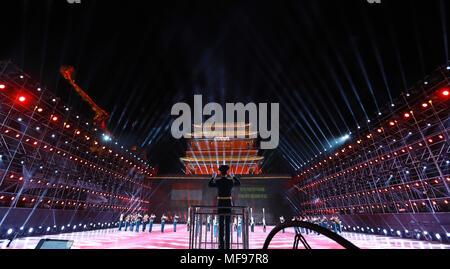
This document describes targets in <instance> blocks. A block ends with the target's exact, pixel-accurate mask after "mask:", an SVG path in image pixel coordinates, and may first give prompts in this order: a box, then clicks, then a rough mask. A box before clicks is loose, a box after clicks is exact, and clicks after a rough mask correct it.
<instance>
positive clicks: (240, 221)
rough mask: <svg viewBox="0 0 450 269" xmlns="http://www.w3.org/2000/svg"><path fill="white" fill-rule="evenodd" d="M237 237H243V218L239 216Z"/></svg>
mask: <svg viewBox="0 0 450 269" xmlns="http://www.w3.org/2000/svg"><path fill="white" fill-rule="evenodd" d="M237 231H238V232H237V235H238V237H241V233H242V218H241V217H240V216H239V218H238V224H237Z"/></svg>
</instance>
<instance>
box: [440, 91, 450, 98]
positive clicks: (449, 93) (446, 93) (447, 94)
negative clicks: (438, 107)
mask: <svg viewBox="0 0 450 269" xmlns="http://www.w3.org/2000/svg"><path fill="white" fill-rule="evenodd" d="M441 95H442V96H444V97H448V96H449V95H450V91H449V90H443V91H442V92H441Z"/></svg>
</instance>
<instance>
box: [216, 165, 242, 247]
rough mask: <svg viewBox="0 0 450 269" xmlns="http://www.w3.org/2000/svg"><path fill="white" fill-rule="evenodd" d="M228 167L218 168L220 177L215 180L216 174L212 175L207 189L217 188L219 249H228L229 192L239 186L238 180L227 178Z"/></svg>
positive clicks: (230, 204)
mask: <svg viewBox="0 0 450 269" xmlns="http://www.w3.org/2000/svg"><path fill="white" fill-rule="evenodd" d="M229 168H230V167H229V166H228V165H222V166H220V167H219V171H220V173H221V175H222V177H221V178H220V179H218V180H216V176H217V174H216V173H214V175H213V177H212V178H211V181H210V182H209V187H211V188H217V207H218V213H219V249H229V248H230V214H231V207H232V206H233V200H232V197H231V192H232V190H233V187H235V186H240V185H241V182H240V180H239V178H237V177H235V176H234V175H231V178H228V175H227V173H228V170H229Z"/></svg>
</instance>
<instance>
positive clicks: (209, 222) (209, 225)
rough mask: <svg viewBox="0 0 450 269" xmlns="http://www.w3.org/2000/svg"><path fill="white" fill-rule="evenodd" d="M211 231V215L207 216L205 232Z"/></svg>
mask: <svg viewBox="0 0 450 269" xmlns="http://www.w3.org/2000/svg"><path fill="white" fill-rule="evenodd" d="M210 230H211V215H208V218H207V219H206V231H208V232H209V231H210Z"/></svg>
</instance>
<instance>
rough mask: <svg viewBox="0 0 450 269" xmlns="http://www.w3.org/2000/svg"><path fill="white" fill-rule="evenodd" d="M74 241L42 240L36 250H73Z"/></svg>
mask: <svg viewBox="0 0 450 269" xmlns="http://www.w3.org/2000/svg"><path fill="white" fill-rule="evenodd" d="M72 245H73V241H71V240H54V239H41V241H39V243H38V244H37V246H36V248H35V249H71V248H72Z"/></svg>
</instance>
